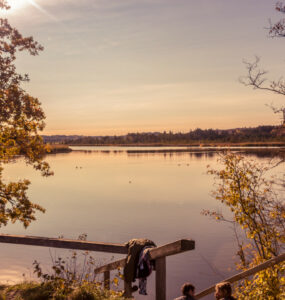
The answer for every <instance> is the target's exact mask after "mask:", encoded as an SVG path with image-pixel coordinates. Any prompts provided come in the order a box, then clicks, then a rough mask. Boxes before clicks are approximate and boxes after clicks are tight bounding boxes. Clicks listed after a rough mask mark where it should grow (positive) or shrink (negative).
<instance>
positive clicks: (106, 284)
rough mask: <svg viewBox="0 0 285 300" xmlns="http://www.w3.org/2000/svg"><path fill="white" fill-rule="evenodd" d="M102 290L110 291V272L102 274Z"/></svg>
mask: <svg viewBox="0 0 285 300" xmlns="http://www.w3.org/2000/svg"><path fill="white" fill-rule="evenodd" d="M104 288H105V289H106V290H110V271H105V272H104Z"/></svg>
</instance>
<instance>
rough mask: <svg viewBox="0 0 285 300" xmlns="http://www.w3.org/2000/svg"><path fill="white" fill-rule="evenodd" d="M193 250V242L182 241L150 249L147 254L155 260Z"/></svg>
mask: <svg viewBox="0 0 285 300" xmlns="http://www.w3.org/2000/svg"><path fill="white" fill-rule="evenodd" d="M193 249H195V241H193V240H185V239H183V240H179V241H176V242H174V243H170V244H167V245H164V246H161V247H157V248H154V249H151V250H150V251H149V253H150V257H151V259H156V258H159V257H163V256H170V255H174V254H177V253H182V252H185V251H189V250H193Z"/></svg>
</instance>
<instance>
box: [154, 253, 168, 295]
mask: <svg viewBox="0 0 285 300" xmlns="http://www.w3.org/2000/svg"><path fill="white" fill-rule="evenodd" d="M155 269H156V278H155V288H156V297H155V299H156V300H166V259H165V256H164V257H160V258H157V259H156V260H155Z"/></svg>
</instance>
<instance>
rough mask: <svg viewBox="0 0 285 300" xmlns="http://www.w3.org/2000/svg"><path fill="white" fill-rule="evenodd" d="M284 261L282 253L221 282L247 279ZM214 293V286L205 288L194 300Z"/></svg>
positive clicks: (284, 256)
mask: <svg viewBox="0 0 285 300" xmlns="http://www.w3.org/2000/svg"><path fill="white" fill-rule="evenodd" d="M284 260H285V253H283V254H281V255H279V256H276V257H274V258H272V259H269V260H268V261H266V262H264V263H262V264H260V265H258V266H255V267H253V268H251V269H248V270H246V271H244V272H241V273H239V274H236V275H234V276H232V277H230V278H227V279H225V280H223V282H225V281H226V282H230V283H234V282H236V281H239V280H242V279H245V278H247V277H249V276H251V275H254V274H255V273H257V272H260V271H262V270H265V269H267V268H269V267H272V266H274V265H276V264H278V263H280V262H282V261H284ZM214 291H215V285H213V286H211V287H209V288H207V289H206V290H204V291H202V292H200V293H198V294H197V295H196V299H201V298H203V297H205V296H207V295H209V294H212V293H213V292H214Z"/></svg>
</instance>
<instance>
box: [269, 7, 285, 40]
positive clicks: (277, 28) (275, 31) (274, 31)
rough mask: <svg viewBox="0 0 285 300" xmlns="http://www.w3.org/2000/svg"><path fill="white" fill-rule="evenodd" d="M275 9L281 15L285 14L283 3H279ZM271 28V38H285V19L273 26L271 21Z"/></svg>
mask: <svg viewBox="0 0 285 300" xmlns="http://www.w3.org/2000/svg"><path fill="white" fill-rule="evenodd" d="M275 9H276V10H277V11H279V12H281V13H285V4H284V3H282V2H280V1H279V2H277V3H276V6H275ZM269 24H270V27H269V35H270V36H271V37H285V19H284V18H283V19H281V20H279V21H278V22H276V23H275V24H272V23H271V21H269Z"/></svg>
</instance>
